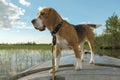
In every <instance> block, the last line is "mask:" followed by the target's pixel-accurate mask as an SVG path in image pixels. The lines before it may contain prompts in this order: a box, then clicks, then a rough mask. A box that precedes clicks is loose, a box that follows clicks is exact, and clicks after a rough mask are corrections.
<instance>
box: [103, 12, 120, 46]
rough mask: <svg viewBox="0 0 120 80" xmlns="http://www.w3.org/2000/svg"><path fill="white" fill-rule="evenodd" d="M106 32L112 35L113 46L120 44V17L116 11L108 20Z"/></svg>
mask: <svg viewBox="0 0 120 80" xmlns="http://www.w3.org/2000/svg"><path fill="white" fill-rule="evenodd" d="M105 33H106V34H108V35H110V37H111V39H110V42H112V46H113V47H115V46H118V45H120V17H119V16H118V15H116V14H115V13H113V15H112V16H111V17H108V20H106V31H105Z"/></svg>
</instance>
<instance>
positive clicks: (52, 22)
mask: <svg viewBox="0 0 120 80" xmlns="http://www.w3.org/2000/svg"><path fill="white" fill-rule="evenodd" d="M60 21H61V17H60V16H59V14H58V13H57V12H56V11H55V10H54V9H53V8H43V9H42V10H40V11H39V12H38V14H37V17H36V18H34V19H33V20H32V24H33V26H34V27H35V28H36V29H38V30H40V31H44V30H45V28H46V27H47V28H48V29H49V30H52V29H53V27H54V26H56V25H57V24H58V23H59V22H60Z"/></svg>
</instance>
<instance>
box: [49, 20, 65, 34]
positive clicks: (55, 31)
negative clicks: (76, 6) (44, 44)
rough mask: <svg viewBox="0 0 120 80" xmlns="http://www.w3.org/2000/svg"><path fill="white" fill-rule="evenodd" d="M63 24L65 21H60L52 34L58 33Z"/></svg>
mask: <svg viewBox="0 0 120 80" xmlns="http://www.w3.org/2000/svg"><path fill="white" fill-rule="evenodd" d="M62 24H63V21H62V22H60V23H59V24H58V25H57V26H56V27H55V29H54V30H53V31H51V34H52V35H53V34H56V33H57V32H58V31H59V29H60V28H61V26H62Z"/></svg>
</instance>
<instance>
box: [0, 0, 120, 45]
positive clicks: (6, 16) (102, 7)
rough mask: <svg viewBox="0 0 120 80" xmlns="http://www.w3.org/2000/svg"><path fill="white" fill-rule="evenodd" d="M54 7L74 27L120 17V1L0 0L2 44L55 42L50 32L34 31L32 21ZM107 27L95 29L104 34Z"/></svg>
mask: <svg viewBox="0 0 120 80" xmlns="http://www.w3.org/2000/svg"><path fill="white" fill-rule="evenodd" d="M43 7H52V8H54V9H55V10H56V11H57V12H58V13H59V14H60V15H61V16H62V17H63V18H64V19H66V20H67V21H68V22H69V23H72V24H81V23H94V24H102V25H104V24H105V21H106V20H107V19H108V17H110V16H112V15H113V13H114V12H115V13H116V14H117V15H118V16H120V0H0V43H10V44H11V43H27V42H35V43H51V35H50V32H49V31H48V30H46V31H43V32H40V31H38V30H36V29H34V27H33V25H32V24H31V20H32V19H33V18H35V17H36V15H37V13H38V11H39V9H41V8H43ZM104 29H105V26H101V27H99V28H97V29H95V30H94V32H95V33H96V34H98V35H100V34H102V32H103V31H104Z"/></svg>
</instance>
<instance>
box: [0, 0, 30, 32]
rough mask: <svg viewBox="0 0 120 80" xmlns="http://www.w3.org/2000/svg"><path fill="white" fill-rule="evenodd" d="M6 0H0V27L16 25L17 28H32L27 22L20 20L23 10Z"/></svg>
mask: <svg viewBox="0 0 120 80" xmlns="http://www.w3.org/2000/svg"><path fill="white" fill-rule="evenodd" d="M7 1H8V0H0V10H1V11H0V28H4V30H10V29H5V28H11V27H14V28H15V27H16V28H18V29H32V27H31V26H28V25H27V23H25V22H22V21H20V19H21V18H20V17H21V16H23V15H24V13H25V10H24V9H22V8H20V7H18V6H16V5H15V4H13V3H11V2H7Z"/></svg>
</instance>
